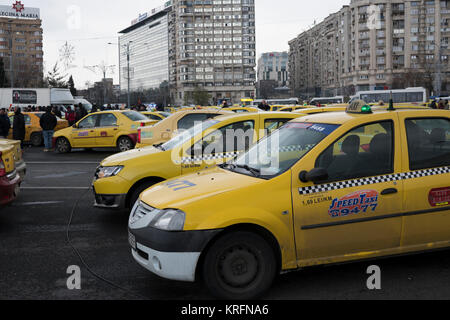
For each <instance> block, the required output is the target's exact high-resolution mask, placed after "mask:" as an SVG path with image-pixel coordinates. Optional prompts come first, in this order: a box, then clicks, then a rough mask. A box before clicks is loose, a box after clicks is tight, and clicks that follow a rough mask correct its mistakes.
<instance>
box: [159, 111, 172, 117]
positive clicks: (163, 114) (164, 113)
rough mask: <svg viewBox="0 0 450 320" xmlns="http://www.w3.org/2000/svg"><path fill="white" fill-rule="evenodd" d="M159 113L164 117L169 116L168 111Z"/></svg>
mask: <svg viewBox="0 0 450 320" xmlns="http://www.w3.org/2000/svg"><path fill="white" fill-rule="evenodd" d="M159 114H160V115H162V116H163V117H164V118H168V117H170V113H168V112H160V113H159Z"/></svg>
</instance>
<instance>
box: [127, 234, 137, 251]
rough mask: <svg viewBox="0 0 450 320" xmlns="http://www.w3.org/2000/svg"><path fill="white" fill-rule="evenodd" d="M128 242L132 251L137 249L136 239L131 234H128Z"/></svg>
mask: <svg viewBox="0 0 450 320" xmlns="http://www.w3.org/2000/svg"><path fill="white" fill-rule="evenodd" d="M128 242H129V243H130V246H131V247H132V248H133V249H134V250H136V249H137V247H136V237H135V236H134V235H133V234H131V233H128Z"/></svg>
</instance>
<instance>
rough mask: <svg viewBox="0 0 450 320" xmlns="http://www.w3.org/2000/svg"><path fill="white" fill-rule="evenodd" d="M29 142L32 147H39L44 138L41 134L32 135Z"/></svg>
mask: <svg viewBox="0 0 450 320" xmlns="http://www.w3.org/2000/svg"><path fill="white" fill-rule="evenodd" d="M30 142H31V144H32V145H33V147H40V146H42V144H43V143H44V137H43V136H42V134H41V133H33V134H32V135H31V137H30Z"/></svg>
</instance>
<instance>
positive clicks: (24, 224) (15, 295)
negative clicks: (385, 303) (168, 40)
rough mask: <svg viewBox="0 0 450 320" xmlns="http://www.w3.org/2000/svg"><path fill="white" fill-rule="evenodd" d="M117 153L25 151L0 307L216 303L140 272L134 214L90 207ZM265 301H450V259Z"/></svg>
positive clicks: (429, 256)
mask: <svg viewBox="0 0 450 320" xmlns="http://www.w3.org/2000/svg"><path fill="white" fill-rule="evenodd" d="M113 152H114V150H94V151H84V150H75V151H74V152H72V153H70V154H65V155H58V154H54V153H43V152H42V148H26V149H25V151H24V157H25V160H26V162H27V166H28V173H27V177H26V179H25V181H24V183H23V184H22V189H21V194H20V196H19V198H18V200H17V201H16V202H14V203H13V205H11V206H9V207H6V208H3V209H0V262H1V263H0V275H1V276H0V299H6V300H10V299H12V300H16V299H29V300H55V299H56V300H111V299H114V300H140V299H147V300H180V301H181V300H210V299H212V297H211V296H210V295H209V294H208V292H207V291H206V290H205V289H204V288H203V286H202V285H201V284H191V283H181V282H173V281H168V280H164V279H160V278H158V277H156V276H154V275H152V274H151V273H149V272H147V271H146V270H145V269H143V268H142V267H140V266H139V265H138V264H137V263H135V262H134V260H133V259H132V257H131V252H130V248H129V245H128V234H127V222H128V214H129V213H128V212H115V211H108V210H106V211H105V210H100V209H95V208H94V207H93V206H92V204H93V203H94V197H93V195H92V192H91V189H90V188H91V181H92V178H93V174H94V172H95V169H96V167H97V166H98V164H99V163H100V161H101V160H103V159H104V158H106V157H107V156H109V155H110V154H112V153H113ZM72 211H73V214H74V215H73V220H72V224H71V227H70V232H69V237H70V239H71V243H72V245H73V246H74V247H75V248H76V249H77V250H78V252H79V254H80V256H78V255H77V252H76V251H74V249H73V248H72V246H71V245H70V244H69V242H68V241H67V230H68V228H67V227H68V222H69V220H70V217H71V213H72ZM80 257H81V259H82V260H81V259H80ZM73 265H75V266H79V267H80V269H81V290H69V289H68V288H67V281H68V277H69V276H70V274H68V273H67V269H68V267H69V266H73ZM371 265H378V266H379V267H380V268H381V283H382V289H381V290H375V291H371V290H368V289H367V286H366V282H367V279H368V277H369V275H368V274H367V268H368V267H369V266H371ZM264 299H268V300H310V299H327V300H335V299H376V300H381V299H450V251H449V250H446V251H440V252H433V253H426V254H420V255H413V256H407V257H397V258H389V259H383V260H377V261H370V262H360V263H353V264H345V265H337V266H327V267H317V268H309V269H305V270H301V271H298V272H292V273H287V274H284V275H280V276H279V277H278V278H277V280H276V282H275V284H274V286H273V287H272V288H271V289H270V291H269V292H268V293H267V295H266V296H265V297H264Z"/></svg>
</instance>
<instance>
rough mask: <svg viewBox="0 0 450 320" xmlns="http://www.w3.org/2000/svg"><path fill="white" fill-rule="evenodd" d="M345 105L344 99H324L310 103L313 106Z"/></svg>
mask: <svg viewBox="0 0 450 320" xmlns="http://www.w3.org/2000/svg"><path fill="white" fill-rule="evenodd" d="M343 103H345V100H344V97H342V96H339V97H323V98H314V99H312V100H311V102H310V103H309V104H310V105H312V106H318V105H321V106H326V105H329V104H343Z"/></svg>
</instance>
